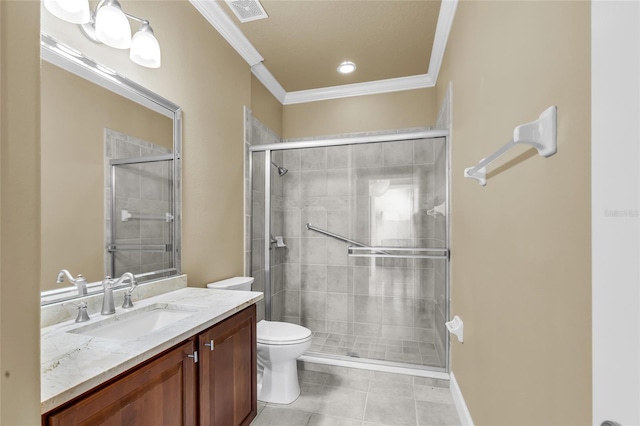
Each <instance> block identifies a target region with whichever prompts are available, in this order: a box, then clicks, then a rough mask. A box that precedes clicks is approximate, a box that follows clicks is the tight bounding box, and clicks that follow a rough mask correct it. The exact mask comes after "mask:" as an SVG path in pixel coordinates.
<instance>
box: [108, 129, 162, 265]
mask: <svg viewBox="0 0 640 426" xmlns="http://www.w3.org/2000/svg"><path fill="white" fill-rule="evenodd" d="M104 140H105V160H104V161H105V203H104V205H105V219H106V220H105V234H104V235H105V247H106V245H107V244H108V243H109V242H110V241H111V220H112V217H111V190H112V188H111V166H110V164H109V160H111V159H116V158H137V157H148V156H155V155H162V154H169V153H171V150H170V149H168V148H165V147H162V146H160V145H156V144H153V143H151V142H147V141H144V140H142V139H138V138H135V137H133V136H129V135H126V134H124V133H120V132H117V131H115V130H111V129H106V128H105V129H104ZM171 166H172V164H171V162H170V161H166V162H165V161H163V162H155V163H147V164H130V165H121V166H117V167H116V214H117V217H116V218H115V219H116V222H115V225H116V235H115V242H116V243H117V244H125V245H127V244H131V245H140V244H167V243H169V242H170V237H171V234H170V232H171V223H170V222H166V221H164V220H139V219H130V220H129V221H122V220H120V219H121V216H120V212H121V211H122V210H128V211H129V212H130V213H132V214H145V215H154V216H155V215H158V216H162V215H164V214H165V213H167V212H170V205H171V200H170V194H171V184H172V180H171ZM115 257H116V262H115V265H116V269H115V271H111V272H109V273H110V274H112V275H113V276H120V275H121V274H122V273H124V272H132V273H134V274H141V273H145V272H151V271H158V270H162V269H167V268H171V267H172V253H171V252H145V251H140V250H127V251H117V252H116V253H115ZM110 265H111V254H109V253H108V252H107V251H106V250H105V271H110V268H111V266H110Z"/></svg>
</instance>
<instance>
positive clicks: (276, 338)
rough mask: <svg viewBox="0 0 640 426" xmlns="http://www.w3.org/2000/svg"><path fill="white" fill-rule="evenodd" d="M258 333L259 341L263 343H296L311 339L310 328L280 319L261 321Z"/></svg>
mask: <svg viewBox="0 0 640 426" xmlns="http://www.w3.org/2000/svg"><path fill="white" fill-rule="evenodd" d="M256 334H257V341H258V343H262V344H263V345H295V344H298V343H304V342H306V341H309V340H310V339H311V330H309V329H308V328H306V327H302V326H300V325H297V324H291V323H288V322H278V321H265V320H262V321H260V322H259V323H258V326H257V333H256Z"/></svg>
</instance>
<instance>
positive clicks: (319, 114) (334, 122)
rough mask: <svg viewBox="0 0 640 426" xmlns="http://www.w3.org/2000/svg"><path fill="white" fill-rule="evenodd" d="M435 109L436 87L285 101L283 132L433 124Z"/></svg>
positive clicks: (320, 132) (302, 134) (294, 134)
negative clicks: (313, 100)
mask: <svg viewBox="0 0 640 426" xmlns="http://www.w3.org/2000/svg"><path fill="white" fill-rule="evenodd" d="M436 113H437V108H436V93H435V89H418V90H408V91H405V92H394V93H384V94H380V95H368V96H358V97H352V98H344V99H334V100H329V101H319V102H309V103H304V104H294V105H285V107H284V113H283V129H282V131H283V134H282V136H283V138H285V139H294V138H302V137H310V136H321V135H336V134H342V133H356V132H374V131H381V130H391V129H401V128H410V127H423V126H432V125H434V124H435V122H436Z"/></svg>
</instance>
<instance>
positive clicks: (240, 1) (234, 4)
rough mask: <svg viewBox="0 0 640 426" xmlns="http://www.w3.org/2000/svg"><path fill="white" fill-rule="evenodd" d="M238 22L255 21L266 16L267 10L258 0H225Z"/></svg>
mask: <svg viewBox="0 0 640 426" xmlns="http://www.w3.org/2000/svg"><path fill="white" fill-rule="evenodd" d="M225 1H226V2H227V4H228V5H229V7H230V8H231V10H232V11H233V13H234V14H235V15H236V16H237V17H238V19H239V20H240V22H242V23H245V22H251V21H257V20H258V19H265V18H268V17H269V15H267V12H265V11H264V8H263V7H262V5H261V4H260V2H259V1H258V0H225Z"/></svg>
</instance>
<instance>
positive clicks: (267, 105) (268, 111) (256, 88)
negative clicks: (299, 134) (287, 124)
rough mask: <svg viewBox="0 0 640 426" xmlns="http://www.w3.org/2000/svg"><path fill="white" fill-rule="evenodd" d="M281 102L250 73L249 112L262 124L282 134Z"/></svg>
mask: <svg viewBox="0 0 640 426" xmlns="http://www.w3.org/2000/svg"><path fill="white" fill-rule="evenodd" d="M282 110H283V107H282V104H281V103H280V101H278V100H277V99H276V98H275V97H274V96H273V95H272V94H271V92H269V91H268V90H267V88H266V87H264V85H263V84H262V83H261V82H260V80H258V79H257V78H256V77H255V76H254V75H251V113H252V114H253V116H254V117H255V118H257V119H258V120H259V121H260V122H261V123H262V124H264V125H265V126H267V127H268V128H269V129H271V130H273V131H274V132H275V133H276V134H278V135H282Z"/></svg>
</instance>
